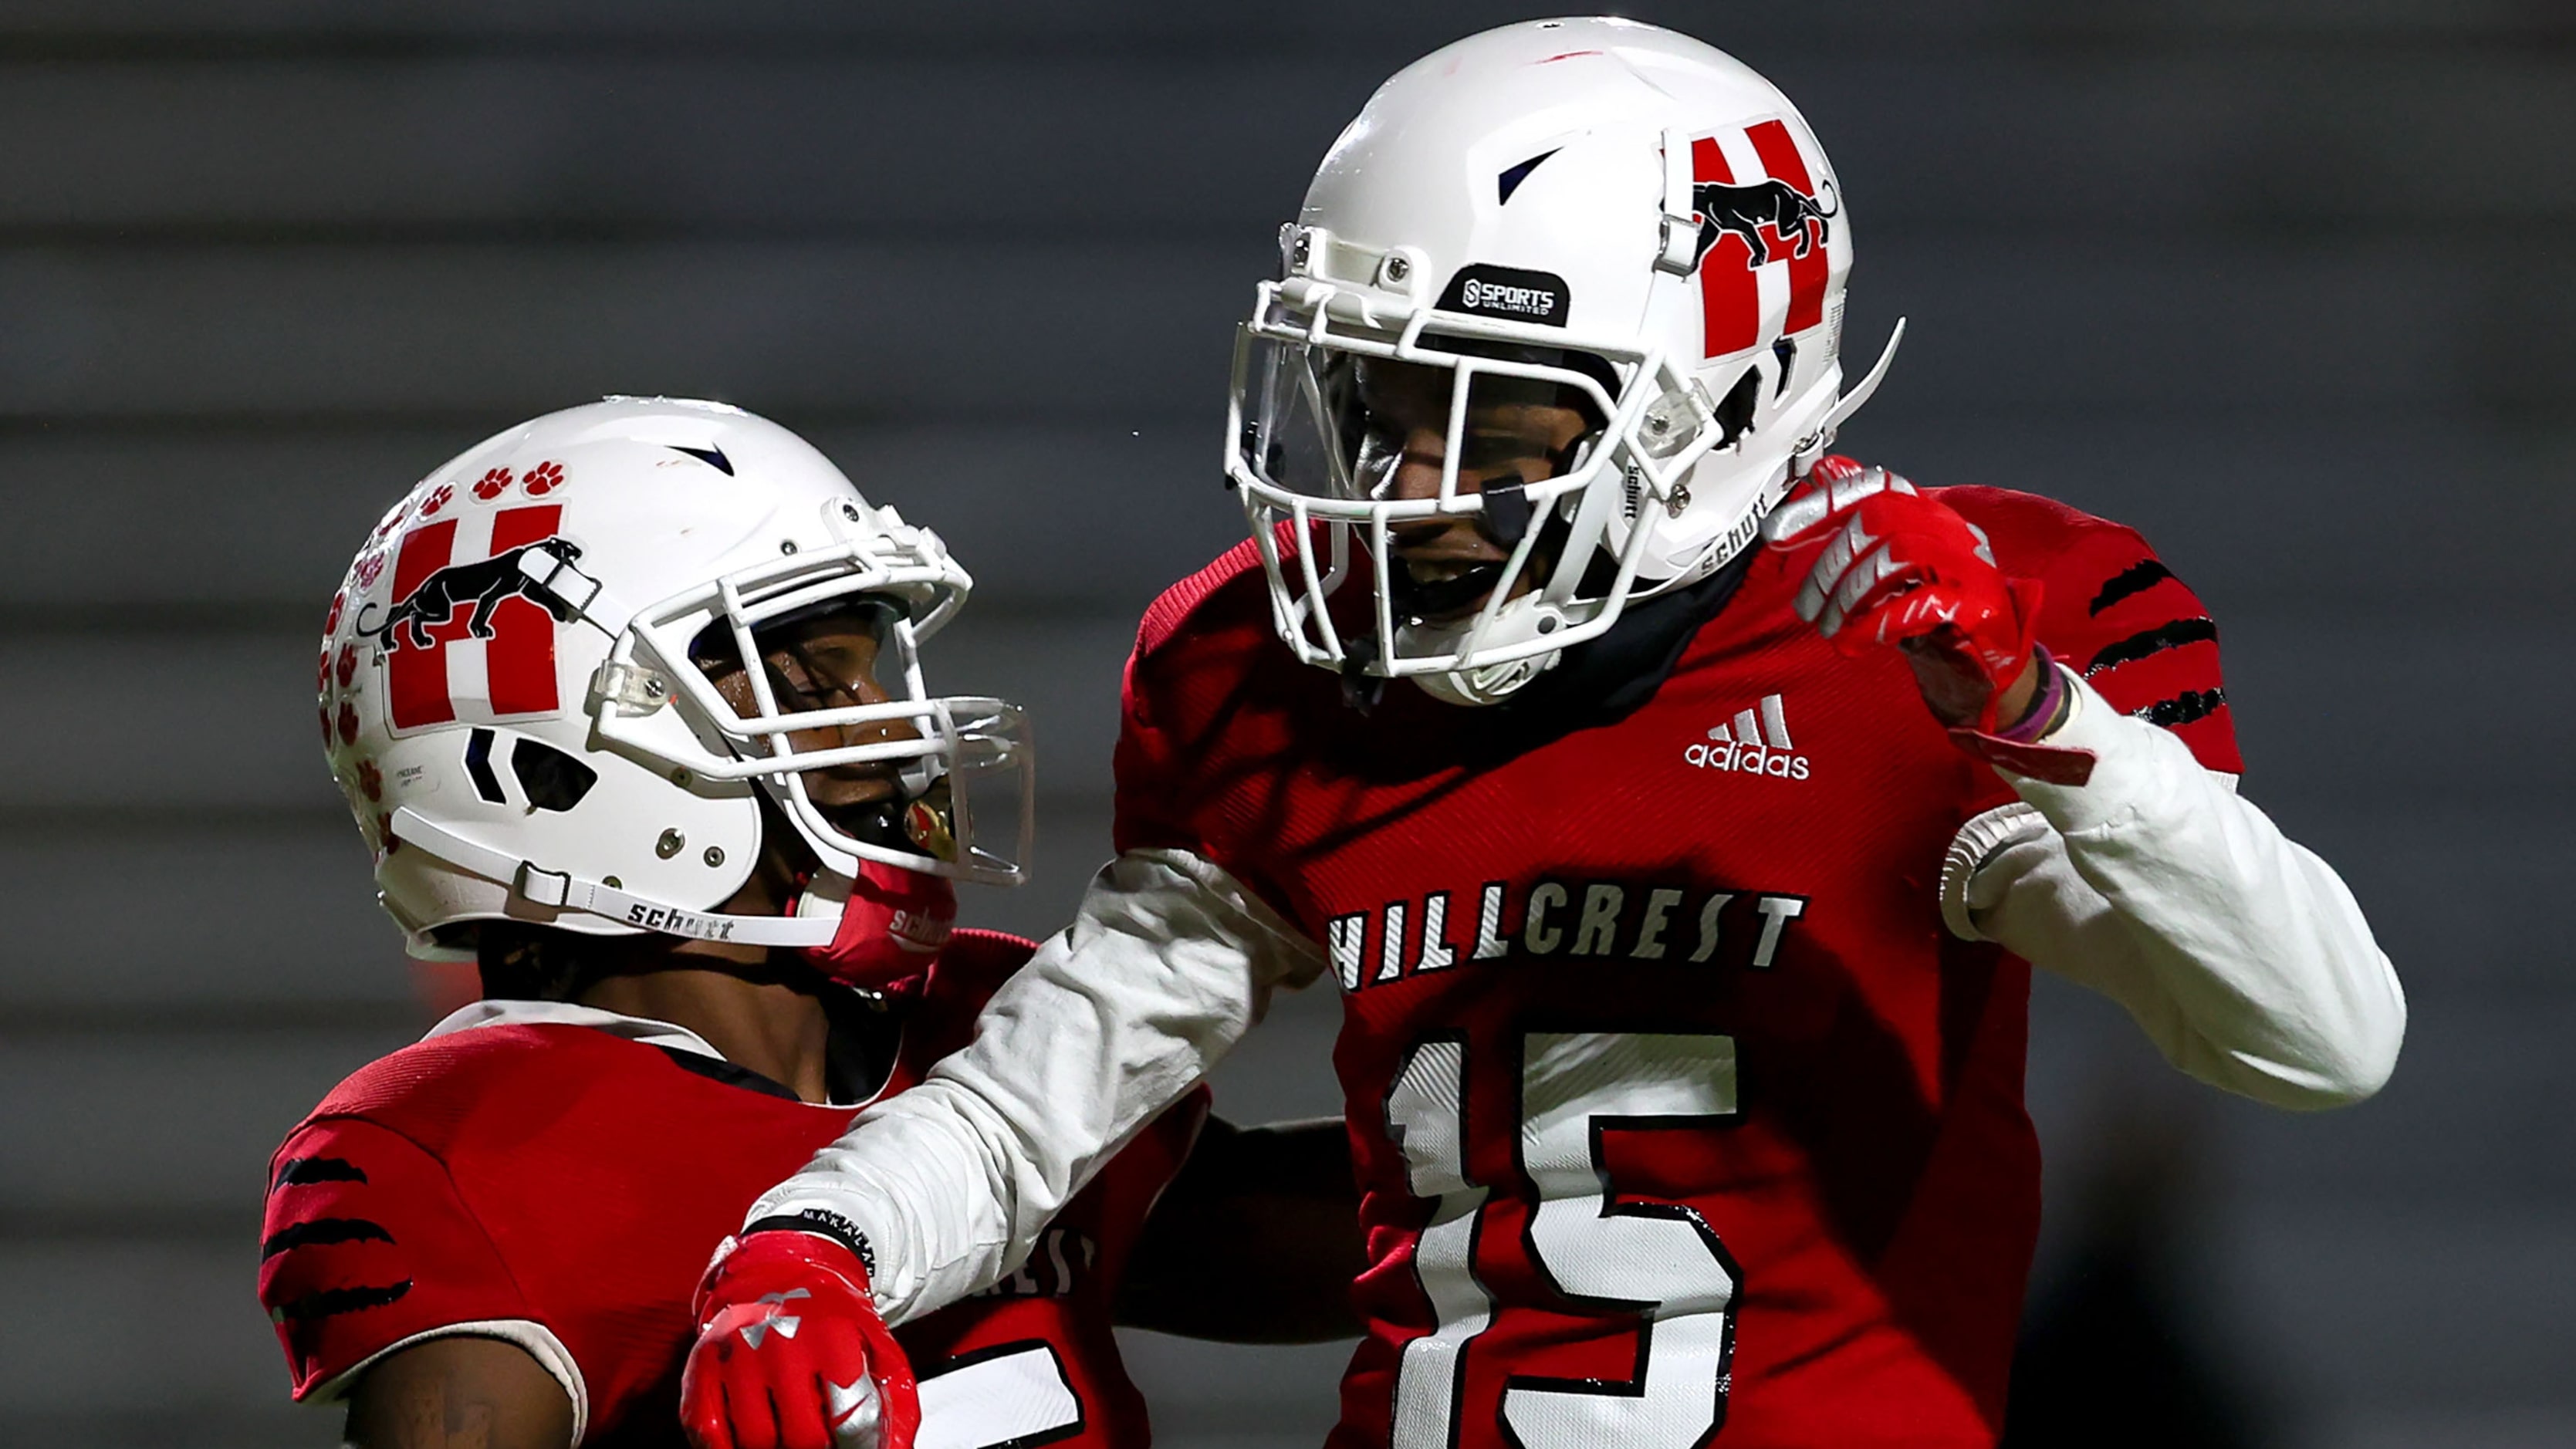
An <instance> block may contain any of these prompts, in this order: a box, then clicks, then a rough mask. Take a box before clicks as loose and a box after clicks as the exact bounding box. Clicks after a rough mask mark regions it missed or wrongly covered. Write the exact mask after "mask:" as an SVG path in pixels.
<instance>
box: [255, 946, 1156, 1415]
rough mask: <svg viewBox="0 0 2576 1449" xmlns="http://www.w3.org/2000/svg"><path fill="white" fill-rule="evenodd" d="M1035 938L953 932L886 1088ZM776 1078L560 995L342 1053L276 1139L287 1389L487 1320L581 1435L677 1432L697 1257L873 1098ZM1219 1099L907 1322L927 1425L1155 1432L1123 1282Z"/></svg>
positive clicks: (942, 1050) (955, 1024) (271, 1207)
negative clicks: (998, 1273)
mask: <svg viewBox="0 0 2576 1449" xmlns="http://www.w3.org/2000/svg"><path fill="white" fill-rule="evenodd" d="M1032 949H1033V947H1032V946H1031V945H1030V943H1028V942H1026V941H1022V940H1019V939H1016V938H1014V937H1009V936H1001V935H995V934H992V933H989V932H980V931H960V932H958V933H957V935H956V936H955V937H954V938H952V941H951V943H950V945H949V946H948V948H947V949H946V950H945V951H944V952H942V953H941V955H940V957H939V960H938V962H937V964H936V966H935V968H934V969H933V971H932V973H931V979H930V985H929V988H928V991H927V993H926V995H925V997H924V998H923V999H922V1000H921V1001H920V1002H918V1003H917V1004H916V1005H915V1006H914V1007H913V1009H912V1013H911V1015H910V1016H909V1017H908V1018H907V1019H906V1021H905V1023H904V1028H903V1035H902V1043H901V1047H900V1049H899V1051H898V1053H897V1060H896V1063H895V1065H894V1068H893V1071H892V1074H891V1076H890V1078H889V1080H888V1081H887V1083H886V1085H885V1087H884V1089H883V1091H884V1093H885V1094H891V1093H893V1092H897V1091H900V1090H902V1089H903V1088H905V1087H907V1086H910V1085H911V1084H913V1083H914V1082H916V1081H918V1080H920V1077H921V1073H922V1071H923V1070H924V1069H926V1068H927V1067H928V1066H929V1065H930V1064H931V1063H932V1062H934V1061H936V1060H938V1059H939V1058H940V1057H942V1056H944V1055H946V1054H947V1053H949V1052H951V1051H953V1050H955V1049H956V1048H958V1047H960V1046H963V1045H964V1044H965V1043H966V1041H967V1039H968V1038H969V1037H970V1036H971V1034H972V1031H973V1023H974V1018H975V1014H976V1012H977V1011H978V1010H980V1009H981V1007H982V1006H983V1003H984V1001H985V998H986V997H988V996H990V995H991V994H992V991H993V989H994V988H995V987H996V986H998V985H1000V984H1001V982H1002V980H1003V979H1004V978H1006V977H1007V976H1009V975H1010V973H1011V972H1012V971H1014V970H1016V969H1018V967H1019V965H1020V964H1021V962H1023V961H1025V960H1026V959H1027V957H1028V953H1029V952H1030V951H1031V950H1032ZM783 1092H784V1089H781V1088H777V1087H775V1084H771V1083H767V1082H765V1081H764V1080H763V1079H759V1078H756V1077H751V1076H750V1074H748V1073H742V1072H739V1071H734V1070H730V1069H728V1068H726V1067H725V1065H724V1064H723V1063H721V1062H717V1061H715V1060H714V1059H712V1058H708V1057H705V1056H702V1055H698V1054H696V1053H692V1052H688V1051H683V1050H679V1049H669V1050H666V1049H664V1048H662V1047H660V1046H656V1045H651V1044H648V1043H647V1042H644V1041H639V1040H634V1039H630V1038H627V1037H623V1036H618V1035H614V1034H612V1033H610V1032H607V1031H602V1030H598V1029H596V1028H593V1027H589V1026H580V1025H570V1024H551V1023H549V1024H537V1023H524V1024H493V1025H487V1026H478V1027H472V1028H469V1029H466V1030H461V1031H455V1032H451V1033H448V1034H444V1035H440V1036H435V1037H432V1038H430V1039H429V1040H426V1041H423V1042H420V1043H418V1044H416V1045H413V1046H410V1047H406V1048H404V1049H403V1050H401V1051H399V1052H396V1053H394V1054H393V1055H391V1056H388V1057H386V1058H384V1059H383V1060H381V1061H378V1062H376V1063H374V1064H373V1065H371V1066H369V1067H367V1068H366V1069H364V1070H363V1071H360V1072H358V1073H357V1074H356V1075H354V1076H352V1077H350V1078H349V1079H348V1080H347V1081H345V1082H343V1083H341V1084H340V1086H339V1087H338V1088H337V1089H335V1090H334V1091H333V1092H332V1093H331V1095H330V1096H329V1097H327V1098H325V1099H324V1100H323V1103H322V1105H321V1106H320V1107H318V1108H316V1109H315V1111H314V1113H313V1115H312V1116H311V1117H309V1118H307V1119H305V1121H304V1123H303V1124H302V1125H300V1126H299V1127H297V1128H296V1129H295V1131H294V1132H293V1133H292V1134H291V1135H289V1136H288V1138H287V1140H286V1144H285V1145H284V1146H283V1147H281V1148H279V1149H278V1153H277V1156H276V1158H275V1159H274V1160H273V1162H272V1163H271V1165H270V1181H271V1184H272V1185H271V1187H270V1190H269V1196H268V1214H267V1227H266V1233H265V1236H266V1242H265V1246H264V1248H263V1252H264V1255H265V1261H264V1263H263V1265H262V1267H261V1271H260V1280H259V1289H260V1300H261V1302H262V1303H264V1304H265V1305H266V1306H267V1308H268V1311H269V1317H270V1318H271V1319H272V1320H273V1321H274V1322H275V1323H276V1324H277V1330H278V1337H279V1339H280V1340H281V1341H282V1342H283V1343H284V1345H285V1347H286V1356H287V1361H288V1364H289V1366H290V1368H291V1369H292V1371H293V1373H294V1376H295V1394H296V1397H297V1398H299V1399H300V1398H304V1397H307V1396H308V1395H312V1394H314V1393H315V1392H316V1391H318V1390H325V1389H328V1390H330V1391H333V1392H336V1391H338V1390H339V1389H341V1388H342V1387H344V1386H345V1382H346V1381H347V1380H348V1379H349V1378H350V1377H351V1375H352V1374H353V1372H354V1371H355V1370H357V1369H360V1368H363V1367H364V1366H366V1365H367V1364H368V1363H369V1362H370V1361H371V1360H373V1359H374V1358H375V1357H377V1356H378V1355H380V1354H382V1353H384V1352H386V1351H388V1350H390V1349H393V1348H395V1347H398V1346H400V1345H403V1344H404V1343H406V1342H409V1341H412V1340H415V1339H418V1338H419V1337H421V1336H423V1335H437V1334H440V1333H442V1332H457V1331H466V1332H472V1331H476V1329H477V1326H480V1327H481V1328H482V1329H483V1330H484V1331H489V1332H492V1333H493V1334H494V1336H499V1337H506V1338H510V1339H511V1340H513V1341H515V1342H519V1343H521V1344H522V1345H523V1346H525V1347H528V1348H529V1349H530V1351H531V1352H532V1353H534V1354H535V1355H536V1356H537V1357H538V1358H539V1360H540V1361H541V1362H545V1363H547V1365H548V1367H549V1368H550V1369H552V1370H553V1371H554V1372H555V1373H556V1375H557V1376H558V1377H559V1378H569V1379H570V1380H571V1384H569V1385H568V1387H574V1386H577V1388H576V1403H577V1404H579V1405H581V1406H582V1407H583V1408H584V1409H585V1410H586V1420H587V1422H586V1432H585V1433H584V1435H583V1437H582V1439H581V1442H582V1443H584V1444H589V1445H677V1444H680V1443H682V1442H683V1440H682V1438H681V1435H680V1429H679V1422H678V1417H677V1410H678V1403H679V1383H680V1366H681V1363H682V1362H683V1360H684V1359H685V1358H686V1357H687V1355H688V1350H689V1346H690V1343H691V1341H692V1339H693V1337H694V1334H693V1331H692V1326H691V1323H690V1319H689V1301H690V1297H691V1294H692V1293H693V1292H694V1291H695V1289H696V1287H697V1283H698V1279H699V1277H700V1275H701V1274H703V1273H704V1272H705V1270H706V1265H707V1259H708V1257H709V1256H710V1255H711V1254H712V1253H713V1252H714V1251H715V1245H716V1243H717V1242H718V1241H719V1240H721V1239H722V1238H723V1237H724V1236H725V1235H726V1234H727V1233H730V1232H732V1231H733V1230H734V1229H735V1228H737V1227H739V1226H740V1225H741V1222H742V1215H743V1213H744V1211H745V1210H746V1209H748V1208H749V1207H750V1205H751V1202H752V1200H753V1199H754V1198H755V1197H757V1196H759V1194H760V1193H761V1192H763V1191H765V1190H766V1189H768V1188H769V1187H770V1186H771V1185H772V1184H774V1183H776V1182H777V1181H778V1180H779V1179H781V1178H783V1177H786V1176H787V1175H788V1174H789V1173H791V1172H794V1171H795V1170H796V1169H798V1168H800V1167H802V1166H804V1165H805V1161H806V1159H807V1158H808V1157H810V1156H812V1155H813V1154H814V1152H816V1151H817V1150H818V1149H820V1148H822V1147H824V1146H826V1145H828V1144H829V1143H830V1142H831V1141H832V1140H833V1139H834V1138H836V1137H838V1136H839V1135H840V1134H841V1133H842V1132H844V1131H846V1130H847V1129H848V1127H849V1124H850V1119H851V1117H852V1116H853V1115H854V1114H855V1113H856V1111H857V1110H858V1109H857V1108H856V1107H852V1106H840V1107H824V1106H816V1105H813V1104H810V1103H806V1102H802V1101H798V1100H796V1099H795V1098H793V1097H791V1096H786V1095H784V1094H783ZM1205 1111H1206V1097H1205V1095H1204V1094H1203V1093H1202V1094H1199V1095H1196V1096H1193V1097H1192V1098H1190V1099H1187V1100H1185V1101H1184V1102H1182V1103H1181V1104H1179V1105H1178V1106H1176V1107H1174V1108H1173V1109H1172V1110H1171V1111H1169V1112H1167V1113H1166V1114H1165V1115H1164V1116H1163V1117H1162V1118H1161V1119H1159V1120H1158V1121H1157V1122H1156V1123H1155V1124H1154V1125H1153V1126H1152V1127H1150V1128H1148V1129H1147V1130H1146V1131H1145V1132H1144V1133H1143V1134H1141V1135H1140V1136H1139V1137H1138V1138H1137V1139H1136V1140H1135V1141H1134V1142H1133V1143H1131V1144H1130V1145H1129V1146H1128V1147H1127V1148H1126V1149H1125V1150H1124V1151H1123V1152H1121V1153H1120V1154H1119V1155H1118V1157H1117V1158H1116V1159H1115V1160H1113V1161H1112V1162H1111V1163H1110V1165H1109V1166H1108V1167H1107V1168H1106V1169H1105V1170H1104V1171H1103V1172H1102V1173H1101V1174H1100V1176H1099V1177H1098V1178H1097V1179H1095V1180H1094V1181H1093V1182H1092V1184H1091V1185H1090V1187H1089V1188H1087V1189H1086V1190H1085V1191H1084V1192H1083V1193H1082V1195H1081V1196H1079V1197H1077V1198H1076V1199H1074V1201H1073V1202H1072V1203H1071V1204H1070V1205H1069V1206H1068V1207H1067V1208H1066V1210H1065V1211H1064V1213H1063V1214H1062V1215H1061V1216H1060V1217H1058V1218H1057V1219H1056V1221H1055V1223H1054V1224H1053V1225H1052V1226H1051V1227H1050V1228H1049V1229H1048V1230H1047V1234H1046V1236H1045V1237H1044V1238H1043V1239H1042V1240H1041V1241H1040V1242H1039V1244H1038V1248H1037V1250H1036V1252H1035V1253H1033V1254H1032V1255H1031V1257H1030V1259H1029V1261H1028V1264H1027V1265H1026V1266H1025V1267H1023V1268H1022V1269H1021V1270H1020V1271H1019V1272H1018V1273H1016V1274H1014V1275H1013V1276H1012V1277H1010V1278H1008V1279H1005V1280H1004V1281H1003V1282H1002V1283H1000V1284H999V1285H997V1286H995V1287H994V1288H993V1289H991V1290H989V1291H987V1292H985V1293H983V1294H979V1295H977V1296H976V1297H973V1298H970V1299H966V1300H964V1301H962V1302H959V1303H956V1304H953V1305H951V1306H950V1307H948V1308H946V1309H944V1310H942V1311H941V1312H939V1313H936V1314H933V1315H931V1316H929V1317H927V1318H924V1319H922V1320H920V1321H918V1322H916V1323H911V1324H907V1325H905V1326H904V1327H903V1328H902V1329H901V1330H899V1331H898V1332H897V1335H896V1336H897V1337H898V1338H899V1339H901V1340H902V1342H903V1344H904V1347H905V1349H906V1350H907V1351H908V1352H909V1353H910V1355H911V1357H912V1361H913V1366H914V1367H915V1369H916V1370H917V1371H918V1372H919V1373H920V1375H921V1379H922V1405H923V1411H924V1422H925V1427H924V1429H923V1434H922V1438H921V1441H920V1442H921V1444H922V1446H923V1449H933V1446H939V1449H974V1446H980V1445H993V1444H1005V1443H1007V1444H1035V1443H1061V1444H1069V1445H1085V1446H1100V1449H1110V1446H1120V1449H1134V1446H1141V1445H1143V1444H1145V1443H1146V1442H1147V1441H1148V1437H1149V1435H1148V1431H1147V1426H1146V1417H1145V1405H1144V1401H1143V1399H1142V1398H1141V1397H1140V1396H1139V1395H1138V1394H1137V1392H1136V1389H1135V1387H1134V1385H1132V1384H1130V1383H1129V1382H1128V1380H1127V1375H1126V1371H1125V1369H1124V1367H1123V1366H1122V1365H1121V1363H1120V1361H1119V1356H1118V1346H1117V1342H1116V1340H1115V1339H1114V1338H1113V1337H1112V1335H1111V1332H1110V1307H1111V1299H1112V1296H1113V1293H1114V1290H1115V1287H1116V1284H1117V1281H1118V1275H1119V1273H1120V1271H1121V1269H1122V1267H1123V1265H1124V1263H1125V1261H1126V1259H1127V1255H1128V1252H1129V1250H1130V1249H1131V1248H1132V1246H1133V1244H1134V1242H1135V1238H1136V1235H1137V1232H1138V1230H1139V1228H1140V1227H1141V1226H1142V1225H1143V1223H1144V1220H1145V1216H1146V1213H1147V1212H1148V1211H1149V1210H1150V1209H1151V1208H1152V1206H1153V1203H1154V1200H1155V1198H1156V1197H1157V1196H1159V1195H1160V1193H1161V1192H1162V1190H1163V1186H1164V1184H1165V1183H1167V1182H1168V1181H1170V1179H1171V1177H1172V1175H1173V1173H1174V1172H1175V1171H1176V1170H1177V1169H1178V1168H1179V1166H1180V1164H1181V1161H1182V1159H1183V1158H1184V1157H1185V1156H1187V1154H1188V1152H1189V1147H1190V1143H1191V1141H1192V1140H1193V1139H1194V1138H1195V1136H1196V1135H1197V1132H1198V1127H1199V1123H1200V1121H1201V1120H1202V1119H1203V1117H1204V1114H1205Z"/></svg>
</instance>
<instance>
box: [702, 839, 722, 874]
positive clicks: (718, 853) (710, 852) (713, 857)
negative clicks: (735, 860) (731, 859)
mask: <svg viewBox="0 0 2576 1449" xmlns="http://www.w3.org/2000/svg"><path fill="white" fill-rule="evenodd" d="M700 859H702V860H704V861H705V862H706V863H707V868H708V869H710V870H712V869H714V868H715V867H717V866H720V865H722V864H724V860H725V857H724V847H723V846H721V845H710V846H708V847H707V853H706V854H705V855H704V856H701V857H700Z"/></svg>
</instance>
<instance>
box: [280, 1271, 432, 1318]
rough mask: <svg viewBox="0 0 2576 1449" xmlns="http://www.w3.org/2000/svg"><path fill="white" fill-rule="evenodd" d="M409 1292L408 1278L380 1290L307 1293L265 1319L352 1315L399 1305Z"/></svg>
mask: <svg viewBox="0 0 2576 1449" xmlns="http://www.w3.org/2000/svg"><path fill="white" fill-rule="evenodd" d="M410 1291H411V1280H410V1279H409V1278H405V1279H404V1280H402V1281H401V1282H399V1283H388V1284H386V1285H385V1286H384V1287H382V1288H325V1289H322V1290H321V1291H320V1292H318V1293H307V1294H305V1295H304V1296H303V1297H301V1298H298V1299H295V1300H294V1301H292V1302H290V1303H287V1304H285V1305H284V1306H282V1307H278V1308H272V1309H270V1310H269V1311H268V1316H269V1318H270V1319H271V1320H272V1321H274V1322H277V1323H303V1322H307V1321H309V1320H312V1319H316V1318H329V1317H331V1316H333V1315H334V1314H340V1313H355V1312H357V1311H358V1310H360V1309H362V1308H382V1307H384V1306H385V1305H386V1304H388V1303H396V1302H400V1301H401V1299H402V1296H403V1295H404V1294H406V1293H409V1292H410Z"/></svg>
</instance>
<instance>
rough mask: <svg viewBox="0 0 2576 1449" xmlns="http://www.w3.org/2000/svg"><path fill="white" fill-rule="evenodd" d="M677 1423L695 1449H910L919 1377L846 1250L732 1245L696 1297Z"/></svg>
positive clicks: (773, 1242)
mask: <svg viewBox="0 0 2576 1449" xmlns="http://www.w3.org/2000/svg"><path fill="white" fill-rule="evenodd" d="M694 1316H695V1318H696V1321H697V1325H698V1342H697V1346H696V1347H694V1348H692V1349H690V1350H689V1362H688V1365H687V1367H686V1368H684V1369H683V1370H682V1371H681V1376H680V1423H681V1425H682V1427H684V1428H685V1429H687V1431H688V1434H689V1439H690V1442H692V1443H694V1444H695V1445H697V1446H698V1449H853V1446H855V1449H912V1440H913V1435H914V1433H915V1431H917V1430H918V1429H919V1428H920V1427H921V1397H920V1392H919V1389H918V1386H917V1385H916V1384H915V1383H914V1381H913V1376H912V1365H911V1364H910V1363H909V1362H907V1361H906V1360H905V1358H904V1355H903V1350H902V1349H901V1348H900V1347H898V1346H897V1345H896V1344H895V1341H894V1334H893V1333H892V1332H891V1331H889V1330H888V1329H887V1328H886V1326H885V1320H883V1319H882V1318H879V1317H878V1316H877V1309H876V1303H875V1301H874V1300H872V1299H871V1298H870V1297H869V1296H868V1273H867V1269H866V1268H865V1267H864V1266H862V1265H861V1264H860V1262H859V1259H858V1255H857V1254H855V1253H852V1252H851V1251H850V1250H849V1249H848V1248H847V1247H844V1246H843V1245H842V1244H840V1243H839V1242H837V1241H835V1240H833V1239H831V1238H828V1237H824V1236H822V1235H820V1234H817V1233H804V1232H795V1231H792V1230H786V1229H773V1230H770V1231H766V1232H757V1233H750V1234H746V1235H745V1236H743V1237H741V1238H738V1239H737V1238H728V1239H726V1240H725V1244H724V1246H723V1247H721V1248H718V1249H717V1250H716V1258H715V1261H714V1262H713V1263H710V1264H709V1265H708V1266H707V1276H706V1280H705V1281H704V1282H702V1283H700V1284H699V1285H698V1298H697V1307H696V1310H695V1315H694Z"/></svg>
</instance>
